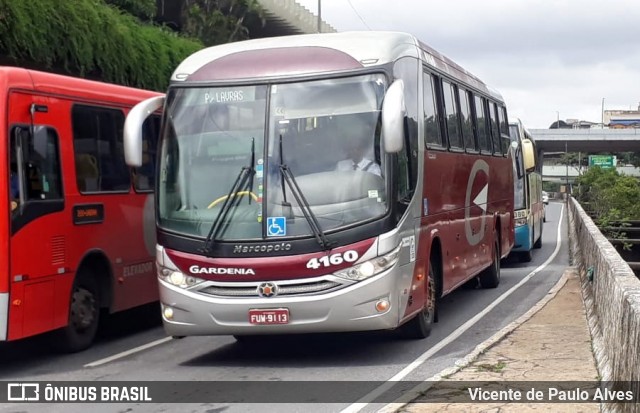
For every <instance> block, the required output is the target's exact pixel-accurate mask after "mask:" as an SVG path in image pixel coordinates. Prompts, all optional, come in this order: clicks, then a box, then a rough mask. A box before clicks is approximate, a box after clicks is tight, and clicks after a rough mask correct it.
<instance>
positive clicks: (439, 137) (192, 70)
mask: <svg viewBox="0 0 640 413" xmlns="http://www.w3.org/2000/svg"><path fill="white" fill-rule="evenodd" d="M160 108H162V109H163V111H164V117H163V119H164V120H163V125H162V127H161V137H160V143H159V151H160V154H159V161H158V175H157V179H158V187H157V188H158V192H157V200H156V202H157V212H158V213H157V224H158V233H157V234H158V247H157V257H156V260H157V261H156V263H157V265H158V266H159V267H158V271H159V273H158V277H159V282H160V302H161V305H162V316H163V322H164V326H165V330H166V332H167V333H168V334H169V335H171V336H188V335H210V334H211V335H212V334H233V335H235V336H236V338H238V339H243V338H245V337H246V336H253V335H262V334H273V333H278V334H280V333H309V332H335V331H357V330H382V329H396V328H398V327H401V329H400V330H401V331H402V332H403V333H406V335H408V336H411V337H416V338H422V337H426V336H427V335H428V334H429V332H430V330H431V326H432V323H433V322H434V321H435V316H436V308H437V307H436V306H437V301H438V299H439V298H441V297H442V296H444V295H446V294H448V293H450V292H451V291H453V290H454V289H456V288H457V287H458V286H460V285H462V284H463V283H465V282H467V281H469V280H471V279H473V278H474V277H478V278H479V281H480V282H481V283H482V285H483V286H484V287H489V288H493V287H496V286H497V285H498V283H499V281H500V259H501V258H502V257H505V256H507V254H508V253H509V252H510V250H511V248H512V246H513V243H514V231H513V176H512V172H513V167H512V160H511V150H510V141H509V128H508V119H507V112H506V108H505V104H504V101H503V100H502V98H501V96H500V95H499V94H498V93H496V92H494V91H492V90H490V89H489V88H488V87H487V86H486V85H485V84H484V83H482V82H481V81H480V80H479V79H478V78H476V77H474V76H473V75H471V74H469V73H468V72H466V71H465V70H464V69H462V68H461V67H460V66H458V65H456V64H455V63H454V62H452V61H451V60H449V59H447V58H446V57H444V56H442V55H441V54H439V53H438V52H436V51H435V50H433V49H431V48H430V47H428V46H427V45H425V44H423V43H421V42H420V41H418V40H417V39H416V38H415V37H413V36H411V35H409V34H405V33H384V32H364V33H356V32H353V33H336V34H317V35H302V36H289V37H284V38H269V39H258V40H250V41H245V42H238V43H232V44H226V45H220V46H216V47H212V48H208V49H204V50H202V51H199V52H197V53H195V54H193V55H192V56H190V57H189V58H187V59H186V60H185V61H184V62H183V63H182V64H181V65H180V66H179V67H178V68H177V69H176V70H175V72H174V74H173V76H172V79H171V84H170V87H169V90H168V92H167V95H166V97H154V98H151V99H148V100H146V101H145V102H142V103H140V104H139V105H137V106H136V107H135V108H134V109H132V111H131V112H130V113H129V115H128V116H127V120H126V123H125V156H126V158H127V162H128V163H129V164H130V165H134V166H137V165H140V162H141V160H142V153H143V152H142V139H141V126H142V125H143V122H144V121H145V119H146V116H147V113H153V112H154V111H156V110H158V109H160Z"/></svg>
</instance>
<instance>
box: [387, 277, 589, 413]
mask: <svg viewBox="0 0 640 413" xmlns="http://www.w3.org/2000/svg"><path fill="white" fill-rule="evenodd" d="M571 274H577V275H578V276H579V273H578V272H577V269H576V268H575V267H567V268H566V269H565V270H564V272H563V274H562V276H561V277H560V279H559V280H558V282H557V283H556V284H555V285H554V286H553V287H552V288H551V289H550V290H549V292H548V293H547V295H545V296H544V297H543V298H542V299H541V300H540V301H538V302H537V303H536V304H535V305H534V306H533V307H531V308H530V309H529V310H528V311H527V312H526V313H524V314H523V315H521V316H520V317H519V318H517V319H516V320H514V321H512V322H511V323H509V324H508V325H506V326H505V327H504V328H502V329H501V330H500V331H498V332H496V333H495V334H494V335H492V336H491V337H489V338H488V339H486V340H485V341H483V342H482V343H480V344H478V345H477V346H476V347H475V348H474V349H473V351H472V352H471V353H469V354H467V355H466V356H464V357H463V358H461V359H459V360H458V361H456V362H455V366H453V367H449V368H446V369H444V370H442V371H441V372H439V373H437V374H435V375H433V376H431V377H429V378H428V379H426V380H425V381H424V382H423V383H424V384H420V385H418V386H416V387H414V388H413V389H411V390H409V391H408V392H407V393H406V394H405V395H403V396H402V397H401V399H398V400H402V401H398V402H394V403H389V404H387V405H386V406H384V407H382V408H381V409H380V410H378V413H395V412H397V411H398V410H400V409H402V408H403V407H405V406H406V405H408V404H410V403H411V402H412V401H413V400H414V399H416V398H417V397H418V396H420V395H421V394H422V393H424V392H425V391H427V390H428V389H429V388H430V387H431V382H436V381H441V380H443V379H445V378H447V377H448V376H450V375H452V374H454V373H456V372H458V371H460V370H462V369H463V368H465V367H467V366H469V365H470V364H471V363H472V362H474V361H475V360H476V359H477V358H478V357H479V356H480V355H481V354H483V353H485V352H486V351H487V350H489V349H490V348H491V347H493V346H495V345H496V344H498V342H500V341H501V340H502V339H503V338H504V337H506V336H507V335H509V334H511V333H512V332H513V331H514V330H515V329H517V328H518V327H520V326H521V325H522V324H524V323H525V322H527V321H528V320H529V319H531V317H533V316H534V315H535V314H536V313H537V312H538V311H540V310H542V308H543V307H544V306H545V305H547V303H549V301H551V300H552V299H554V298H555V296H556V295H557V294H558V292H559V291H560V289H561V288H562V287H564V285H565V284H566V283H567V280H568V279H569V276H570V275H571ZM407 398H409V400H406V399H407Z"/></svg>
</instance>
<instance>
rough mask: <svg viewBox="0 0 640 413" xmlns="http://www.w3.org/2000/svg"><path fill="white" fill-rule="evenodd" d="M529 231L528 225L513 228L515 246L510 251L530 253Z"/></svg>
mask: <svg viewBox="0 0 640 413" xmlns="http://www.w3.org/2000/svg"><path fill="white" fill-rule="evenodd" d="M531 248H533V245H531V230H530V228H529V226H528V225H521V226H519V227H516V228H515V244H514V245H513V249H512V250H511V251H531Z"/></svg>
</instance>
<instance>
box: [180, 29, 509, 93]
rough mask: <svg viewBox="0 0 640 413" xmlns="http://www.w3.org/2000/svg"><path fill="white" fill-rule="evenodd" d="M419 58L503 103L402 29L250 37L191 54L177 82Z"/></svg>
mask: <svg viewBox="0 0 640 413" xmlns="http://www.w3.org/2000/svg"><path fill="white" fill-rule="evenodd" d="M406 56H410V57H416V58H419V59H421V60H422V61H423V62H424V63H425V64H426V65H428V66H430V67H431V68H432V69H434V70H436V71H438V72H440V73H442V74H446V75H448V76H449V77H451V78H453V79H456V80H458V81H460V82H462V83H464V84H466V85H471V86H472V87H474V88H476V89H477V90H480V91H482V92H484V93H485V94H487V95H490V96H492V97H494V98H496V99H498V100H500V101H502V97H501V96H500V94H499V93H497V92H496V91H494V90H491V89H490V88H488V87H487V86H486V85H485V84H484V83H483V82H482V81H481V80H480V79H478V78H477V77H476V76H474V75H472V74H471V73H469V72H468V71H466V70H465V69H463V68H462V67H461V66H459V65H458V64H456V63H455V62H453V61H452V60H451V59H449V58H447V57H446V56H444V55H442V54H440V53H439V52H437V51H436V50H434V49H432V48H431V47H429V46H427V45H426V44H424V43H422V42H421V41H419V40H418V39H416V37H415V36H413V35H411V34H408V33H402V32H381V31H356V32H342V33H321V34H305V35H296V36H283V37H270V38H263V39H253V40H245V41H241V42H234V43H227V44H222V45H218V46H213V47H208V48H205V49H202V50H200V51H198V52H195V53H194V54H192V55H191V56H189V57H187V58H186V59H185V60H184V61H183V62H182V63H181V64H180V65H179V66H178V67H177V68H176V70H175V71H174V72H173V75H172V76H171V81H172V82H185V81H186V82H204V81H222V80H224V81H234V80H238V81H244V80H247V79H256V78H265V77H282V76H296V75H310V74H318V73H323V72H331V71H341V70H353V69H358V68H365V67H372V66H379V65H384V64H386V63H390V62H393V61H395V60H397V59H399V58H401V57H406Z"/></svg>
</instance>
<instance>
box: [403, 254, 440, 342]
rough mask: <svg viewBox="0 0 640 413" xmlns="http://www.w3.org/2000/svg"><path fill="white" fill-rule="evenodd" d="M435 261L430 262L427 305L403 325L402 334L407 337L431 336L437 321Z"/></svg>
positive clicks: (421, 337)
mask: <svg viewBox="0 0 640 413" xmlns="http://www.w3.org/2000/svg"><path fill="white" fill-rule="evenodd" d="M433 266H434V264H433V261H431V262H430V263H429V276H428V277H427V283H428V284H427V295H428V297H427V298H428V300H429V301H428V302H427V305H426V306H425V307H424V308H423V309H422V311H420V312H419V313H418V314H416V316H415V317H413V318H412V319H411V320H409V321H408V322H407V323H405V324H404V325H403V326H402V327H401V334H402V335H403V336H404V337H405V338H410V339H423V338H427V337H429V335H430V334H431V329H432V328H433V323H434V322H435V321H436V313H437V311H438V307H437V303H438V299H437V294H436V292H437V288H436V287H437V286H436V277H435V272H434V270H433Z"/></svg>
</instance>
